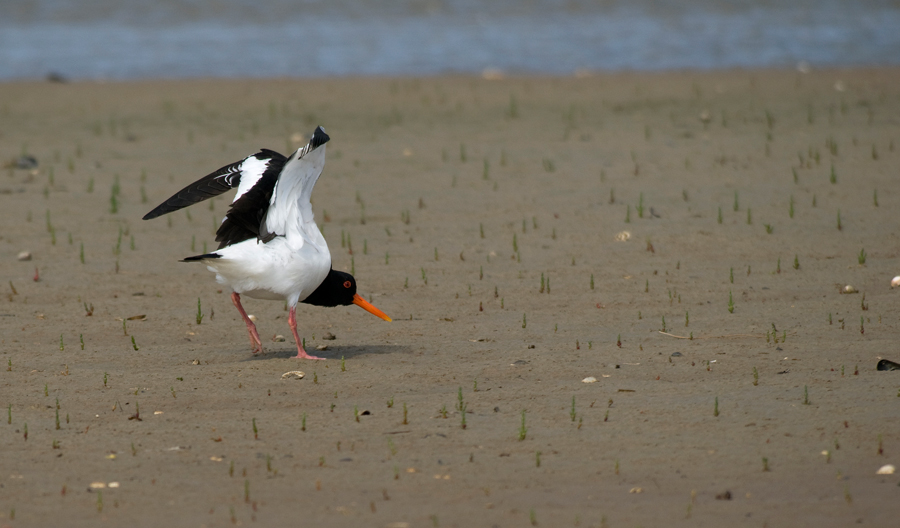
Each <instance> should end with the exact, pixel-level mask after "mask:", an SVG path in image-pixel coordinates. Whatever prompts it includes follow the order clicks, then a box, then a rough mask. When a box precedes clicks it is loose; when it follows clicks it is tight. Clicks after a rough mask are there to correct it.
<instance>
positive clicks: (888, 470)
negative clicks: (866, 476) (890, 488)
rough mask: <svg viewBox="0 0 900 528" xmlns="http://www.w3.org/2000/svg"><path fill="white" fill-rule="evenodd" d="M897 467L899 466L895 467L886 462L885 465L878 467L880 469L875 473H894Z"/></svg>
mask: <svg viewBox="0 0 900 528" xmlns="http://www.w3.org/2000/svg"><path fill="white" fill-rule="evenodd" d="M896 469H897V468H895V467H894V466H893V464H885V465H883V466H881V467H880V468H878V471H876V472H875V474H876V475H893V474H894V471H896Z"/></svg>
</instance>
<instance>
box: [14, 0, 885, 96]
mask: <svg viewBox="0 0 900 528" xmlns="http://www.w3.org/2000/svg"><path fill="white" fill-rule="evenodd" d="M3 11H4V13H3V16H0V79H6V80H9V79H22V78H40V77H44V76H45V75H47V74H48V73H49V72H57V73H59V74H61V75H63V76H65V77H69V78H77V79H82V78H87V79H102V78H108V79H143V78H190V77H273V76H274V77H280V76H285V77H322V76H348V75H429V74H441V73H453V72H466V73H477V72H482V71H483V70H485V69H498V70H501V71H504V72H508V73H532V74H534V73H537V74H540V73H546V74H570V73H573V72H575V71H577V70H582V69H583V70H670V69H718V68H747V67H795V66H796V65H798V64H799V63H808V64H810V65H811V66H812V67H823V66H863V65H894V64H898V63H900V32H898V31H896V28H898V27H900V6H898V4H897V3H891V2H885V1H878V0H864V1H858V2H839V1H805V2H803V1H802V2H792V3H790V4H788V3H781V2H745V1H725V2H713V1H704V0H687V1H674V0H673V1H667V2H666V1H664V2H653V1H650V0H639V1H635V2H604V1H596V2H588V1H580V0H572V1H562V0H531V1H525V2H522V1H515V0H496V1H492V2H477V1H473V0H444V1H412V0H409V1H394V2H382V1H374V0H362V1H354V2H350V1H330V2H325V1H306V2H290V1H287V0H274V1H271V2H267V3H266V4H265V7H264V8H262V9H260V8H258V7H256V4H255V3H253V2H249V1H246V0H198V1H180V2H179V1H163V2H155V3H152V7H148V5H146V4H145V3H144V2H137V1H135V0H124V1H119V2H112V1H97V2H90V3H89V4H87V3H85V2H79V1H74V0H31V1H22V2H16V3H14V4H13V5H11V6H9V5H7V6H4V8H3Z"/></svg>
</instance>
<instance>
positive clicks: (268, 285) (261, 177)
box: [144, 127, 391, 359]
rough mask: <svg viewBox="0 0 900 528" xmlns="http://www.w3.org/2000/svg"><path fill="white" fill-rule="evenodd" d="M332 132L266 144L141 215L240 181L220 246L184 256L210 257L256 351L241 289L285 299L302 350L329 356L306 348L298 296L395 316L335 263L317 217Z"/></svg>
mask: <svg viewBox="0 0 900 528" xmlns="http://www.w3.org/2000/svg"><path fill="white" fill-rule="evenodd" d="M329 139H330V138H329V137H328V135H327V134H326V133H325V130H324V129H323V128H322V127H317V128H316V130H315V132H313V135H312V138H311V139H310V141H309V144H307V145H306V146H305V147H302V148H300V149H297V151H296V152H294V153H293V154H291V155H290V156H289V157H285V156H282V155H281V154H279V153H277V152H275V151H272V150H267V149H262V150H261V151H259V152H257V153H256V154H253V155H252V156H248V157H246V158H244V159H243V160H241V161H238V162H235V163H232V164H230V165H226V166H224V167H222V168H221V169H219V170H217V171H215V172H213V173H212V174H209V175H208V176H205V177H203V178H201V179H199V180H197V181H195V182H194V183H192V184H190V185H188V186H187V187H185V188H184V189H182V190H180V191H178V192H177V193H175V195H174V196H172V197H171V198H169V199H168V200H166V201H165V202H163V203H161V204H160V205H159V206H157V207H156V208H155V209H153V210H152V211H150V212H149V213H147V214H146V215H145V216H144V220H150V219H153V218H156V217H158V216H162V215H164V214H166V213H171V212H172V211H177V210H179V209H181V208H183V207H187V206H189V205H193V204H195V203H198V202H202V201H203V200H206V199H208V198H212V197H214V196H218V195H220V194H222V193H224V192H226V191H229V190H231V189H234V188H235V187H237V194H236V195H235V197H234V200H233V201H232V203H231V207H230V208H229V210H228V214H226V215H225V219H224V220H223V221H222V225H221V226H220V227H219V230H218V231H216V242H219V248H218V249H217V250H216V251H213V252H212V253H206V254H204V255H196V256H193V257H187V258H185V259H184V260H183V261H182V262H202V263H204V264H206V267H207V269H209V270H210V271H212V272H213V273H215V274H216V280H217V281H218V282H219V284H222V285H225V286H228V287H230V288H231V290H232V294H231V300H232V302H233V303H234V305H235V307H237V309H238V311H239V312H240V313H241V317H242V318H243V319H244V322H245V323H246V324H247V332H248V333H249V334H250V344H251V346H252V347H253V353H254V354H256V353H258V352H262V341H260V339H259V332H257V331H256V325H255V324H254V323H253V321H251V320H250V317H248V316H247V312H246V311H244V307H243V306H241V294H244V295H247V296H249V297H253V298H255V299H273V300H285V301H287V305H288V307H289V309H290V316H289V317H288V324H289V325H290V327H291V332H292V333H293V334H294V339H295V340H296V341H297V355H296V356H295V357H297V358H306V359H324V358H318V357H315V356H311V355H309V354H307V353H306V351H305V350H304V349H303V342H302V341H301V339H300V336H299V335H298V334H297V315H296V312H297V303H299V302H304V303H307V304H312V305H316V306H340V305H350V304H355V305H357V306H360V307H362V308H363V309H365V310H366V311H368V312H369V313H371V314H374V315H376V316H378V317H380V318H382V319H384V320H385V321H390V320H391V318H390V317H388V316H387V315H385V314H384V312H382V311H381V310H379V309H378V308H375V307H374V306H372V305H371V304H370V303H368V302H366V301H365V299H363V298H362V297H360V296H359V295H358V294H357V293H356V280H355V279H354V278H353V276H352V275H350V274H349V273H344V272H341V271H335V270H334V269H333V268H332V267H331V254H330V253H329V252H328V244H326V243H325V238H324V237H323V236H322V233H321V232H320V231H319V228H318V227H317V226H316V224H315V222H314V221H313V210H312V205H311V204H310V195H312V190H313V187H314V186H315V185H316V181H317V180H318V179H319V175H320V174H322V169H323V168H324V166H325V143H327V142H328V140H329Z"/></svg>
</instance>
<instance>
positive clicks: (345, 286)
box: [344, 281, 353, 288]
mask: <svg viewBox="0 0 900 528" xmlns="http://www.w3.org/2000/svg"><path fill="white" fill-rule="evenodd" d="M350 286H353V284H351V283H350V281H344V288H349V287H350Z"/></svg>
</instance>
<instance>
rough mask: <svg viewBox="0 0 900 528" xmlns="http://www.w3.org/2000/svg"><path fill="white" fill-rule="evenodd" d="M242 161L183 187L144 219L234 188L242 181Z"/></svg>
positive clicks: (149, 218) (150, 218) (152, 217)
mask: <svg viewBox="0 0 900 528" xmlns="http://www.w3.org/2000/svg"><path fill="white" fill-rule="evenodd" d="M242 163H244V160H241V161H236V162H234V163H231V164H229V165H226V166H224V167H222V168H221V169H219V170H217V171H215V172H213V173H212V174H208V175H206V176H204V177H202V178H200V179H199V180H197V181H195V182H194V183H192V184H190V185H188V186H187V187H185V188H184V189H181V190H180V191H178V192H177V193H175V194H174V195H172V197H171V198H169V199H168V200H166V201H165V202H163V203H161V204H159V205H158V206H156V208H155V209H153V210H152V211H150V212H149V213H147V214H146V215H144V220H152V219H154V218H156V217H158V216H162V215H164V214H167V213H171V212H172V211H177V210H179V209H182V208H184V207H187V206H189V205H194V204H195V203H199V202H202V201H203V200H206V199H209V198H213V197H215V196H218V195H220V194H222V193H224V192H227V191H230V190H231V189H234V188H235V187H237V186H238V185H239V184H240V183H241V164H242Z"/></svg>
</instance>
